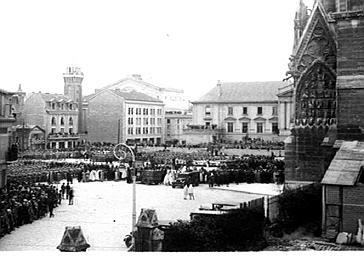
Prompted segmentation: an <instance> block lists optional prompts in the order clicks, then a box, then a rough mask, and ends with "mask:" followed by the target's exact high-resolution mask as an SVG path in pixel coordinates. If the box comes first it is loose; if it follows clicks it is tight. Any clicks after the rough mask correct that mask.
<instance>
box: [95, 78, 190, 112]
mask: <svg viewBox="0 0 364 256" xmlns="http://www.w3.org/2000/svg"><path fill="white" fill-rule="evenodd" d="M105 89H111V90H114V89H119V90H121V91H122V90H124V89H125V90H129V91H130V90H135V91H137V92H141V93H144V94H146V95H148V96H150V97H153V98H155V99H158V100H161V101H162V102H163V103H164V105H165V110H166V111H179V110H185V111H186V110H187V109H188V107H189V102H188V100H187V98H186V97H185V95H184V91H183V90H179V89H174V88H165V87H160V86H157V85H154V84H151V83H148V82H146V81H144V80H143V79H142V77H141V75H137V74H134V75H131V76H130V77H126V78H124V79H121V80H119V81H117V82H115V83H113V84H109V85H107V86H104V87H103V88H101V89H96V90H95V93H97V92H98V91H100V90H105Z"/></svg>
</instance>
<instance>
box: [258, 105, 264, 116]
mask: <svg viewBox="0 0 364 256" xmlns="http://www.w3.org/2000/svg"><path fill="white" fill-rule="evenodd" d="M257 114H258V115H262V114H263V107H258V109H257Z"/></svg>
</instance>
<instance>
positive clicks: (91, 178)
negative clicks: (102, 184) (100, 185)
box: [90, 170, 98, 181]
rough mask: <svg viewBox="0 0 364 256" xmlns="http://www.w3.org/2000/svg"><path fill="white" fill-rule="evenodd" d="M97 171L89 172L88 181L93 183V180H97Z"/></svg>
mask: <svg viewBox="0 0 364 256" xmlns="http://www.w3.org/2000/svg"><path fill="white" fill-rule="evenodd" d="M97 176H98V175H97V171H96V170H92V171H91V172H90V180H91V181H95V180H97Z"/></svg>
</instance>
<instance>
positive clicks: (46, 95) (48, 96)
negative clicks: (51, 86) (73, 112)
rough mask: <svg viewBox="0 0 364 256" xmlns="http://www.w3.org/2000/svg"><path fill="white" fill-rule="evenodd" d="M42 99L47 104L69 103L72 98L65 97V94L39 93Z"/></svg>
mask: <svg viewBox="0 0 364 256" xmlns="http://www.w3.org/2000/svg"><path fill="white" fill-rule="evenodd" d="M39 94H40V95H41V97H42V99H43V100H44V101H46V102H48V101H61V100H63V101H69V100H71V98H70V97H68V96H65V95H63V94H55V93H39Z"/></svg>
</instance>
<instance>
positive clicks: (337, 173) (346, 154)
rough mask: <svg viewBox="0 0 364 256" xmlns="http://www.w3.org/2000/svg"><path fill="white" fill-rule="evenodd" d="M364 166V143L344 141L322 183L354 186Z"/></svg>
mask: <svg viewBox="0 0 364 256" xmlns="http://www.w3.org/2000/svg"><path fill="white" fill-rule="evenodd" d="M363 165H364V142H358V141H343V143H342V145H341V147H340V150H339V151H338V152H337V153H336V155H335V158H334V160H332V162H331V164H330V167H329V168H328V169H327V171H326V172H325V175H324V178H323V179H322V181H321V183H322V184H326V185H341V186H354V185H355V184H356V182H357V180H358V178H359V175H360V170H361V167H362V166H363Z"/></svg>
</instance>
